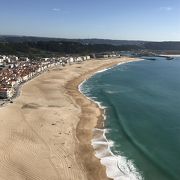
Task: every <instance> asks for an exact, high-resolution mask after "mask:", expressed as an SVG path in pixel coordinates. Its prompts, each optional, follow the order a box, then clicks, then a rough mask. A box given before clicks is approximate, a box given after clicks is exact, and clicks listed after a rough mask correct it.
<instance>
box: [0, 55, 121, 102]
mask: <svg viewBox="0 0 180 180" xmlns="http://www.w3.org/2000/svg"><path fill="white" fill-rule="evenodd" d="M117 56H118V55H117V54H115V53H111V54H91V55H87V56H68V57H53V58H37V59H29V58H28V57H17V56H14V55H8V56H7V55H0V104H1V105H2V104H3V103H4V101H7V100H8V101H10V102H12V101H11V99H12V98H13V97H14V96H15V95H16V94H17V90H18V88H19V86H20V85H21V84H22V83H24V82H26V81H28V80H30V79H32V78H34V77H36V76H37V75H39V74H41V73H42V72H45V71H47V70H49V69H50V68H54V67H57V66H61V67H64V66H66V65H71V64H73V63H82V62H83V61H88V60H91V59H93V58H113V57H117Z"/></svg>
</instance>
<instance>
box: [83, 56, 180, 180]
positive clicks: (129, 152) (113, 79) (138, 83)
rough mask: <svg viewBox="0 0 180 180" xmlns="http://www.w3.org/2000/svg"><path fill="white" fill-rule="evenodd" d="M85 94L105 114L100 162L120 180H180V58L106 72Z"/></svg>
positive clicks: (99, 134)
mask: <svg viewBox="0 0 180 180" xmlns="http://www.w3.org/2000/svg"><path fill="white" fill-rule="evenodd" d="M81 91H82V92H83V93H84V94H85V95H86V96H87V97H89V98H90V99H91V100H93V101H95V102H97V103H98V104H99V106H100V107H101V108H103V109H104V110H105V114H104V119H105V121H104V129H94V139H93V140H92V145H93V146H94V148H95V150H96V156H97V157H98V158H100V159H101V163H102V164H104V165H105V166H106V168H107V175H108V176H109V177H111V178H113V179H115V180H137V179H138V180H141V179H143V180H179V179H180V58H179V57H176V58H175V59H174V60H169V61H168V60H166V59H164V58H156V60H154V61H153V60H144V61H138V62H130V63H126V64H122V65H118V66H116V67H114V68H112V69H107V70H106V71H101V72H99V73H97V74H95V75H94V76H92V77H91V78H90V79H88V80H87V81H85V82H84V83H83V84H82V85H81Z"/></svg>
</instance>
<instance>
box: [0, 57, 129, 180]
mask: <svg viewBox="0 0 180 180" xmlns="http://www.w3.org/2000/svg"><path fill="white" fill-rule="evenodd" d="M124 61H132V59H129V58H118V59H111V60H91V61H86V62H83V63H82V64H74V65H70V66H69V65H67V66H66V67H64V68H56V69H52V70H50V71H48V72H46V73H44V74H42V75H40V76H39V77H37V78H35V79H33V80H31V81H29V82H27V83H26V84H25V85H23V87H22V89H21V94H20V96H19V97H18V98H16V99H15V100H14V102H13V104H8V105H7V106H5V107H1V108H0V180H87V179H89V180H106V179H108V178H107V177H106V171H105V167H103V166H102V165H101V164H100V161H99V160H98V159H97V158H96V157H95V156H94V150H93V148H92V145H91V140H92V138H93V132H92V130H93V128H94V127H96V125H97V122H101V121H98V120H100V119H101V110H100V109H99V108H97V105H96V104H94V103H92V102H91V101H89V100H88V99H87V98H86V97H85V96H83V95H82V94H81V93H80V92H79V91H78V85H79V84H80V83H81V82H82V81H83V80H84V79H87V78H89V77H90V76H91V75H92V74H93V73H95V72H96V71H98V70H100V69H104V68H106V67H111V66H114V65H116V64H118V63H120V62H124Z"/></svg>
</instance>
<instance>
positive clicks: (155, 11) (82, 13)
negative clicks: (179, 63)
mask: <svg viewBox="0 0 180 180" xmlns="http://www.w3.org/2000/svg"><path fill="white" fill-rule="evenodd" d="M0 34H1V35H3V34H5V35H32V36H45V37H62V38H64V37H65V38H105V39H122V40H151V41H153V40H156V41H163V40H174V41H180V0H151V1H150V0H0Z"/></svg>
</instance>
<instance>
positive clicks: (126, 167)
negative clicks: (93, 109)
mask: <svg viewBox="0 0 180 180" xmlns="http://www.w3.org/2000/svg"><path fill="white" fill-rule="evenodd" d="M140 60H142V59H138V61H140ZM124 63H127V62H121V63H119V64H118V65H121V64H124ZM109 69H111V68H106V69H104V70H101V71H98V72H96V73H95V74H97V73H101V72H104V71H107V70H109ZM86 81H87V80H86V79H85V80H84V81H83V82H82V83H81V84H80V85H79V87H78V88H79V91H80V92H81V93H82V94H83V95H84V93H83V89H82V86H83V84H84V83H85V82H86ZM84 96H85V95H84ZM86 98H88V99H89V100H90V101H93V102H94V103H96V104H97V105H98V107H99V108H101V109H103V110H104V114H103V118H104V120H106V115H105V114H106V113H105V109H106V107H105V106H103V105H102V103H101V102H98V101H95V100H94V99H95V98H92V97H87V96H86ZM93 132H94V139H92V141H91V144H92V146H93V148H94V150H95V155H96V157H97V158H99V159H100V162H101V164H103V165H104V166H105V167H106V174H107V176H108V177H109V178H112V179H114V180H142V179H143V178H142V176H141V174H140V173H139V172H138V171H137V169H136V168H135V166H134V164H133V162H132V161H130V160H128V159H127V158H126V157H124V156H123V155H121V154H120V153H118V155H115V154H113V152H112V151H111V147H113V146H114V142H113V141H109V140H108V139H107V138H106V133H108V132H109V130H108V129H97V128H94V130H93Z"/></svg>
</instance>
